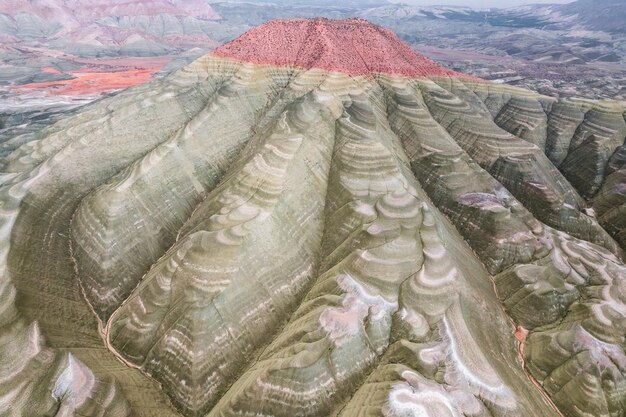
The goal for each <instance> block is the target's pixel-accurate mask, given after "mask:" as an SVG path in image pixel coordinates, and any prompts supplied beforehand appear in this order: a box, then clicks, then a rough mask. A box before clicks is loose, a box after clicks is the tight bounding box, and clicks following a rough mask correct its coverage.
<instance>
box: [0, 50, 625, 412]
mask: <svg viewBox="0 0 626 417" xmlns="http://www.w3.org/2000/svg"><path fill="white" fill-rule="evenodd" d="M615 106H617V105H616V104H611V103H603V104H598V103H587V102H585V103H579V102H575V101H573V102H569V101H568V102H557V101H555V100H552V99H548V98H546V97H541V96H537V95H534V94H531V93H524V92H521V91H520V90H517V89H510V88H508V87H504V86H494V85H490V84H487V83H481V82H477V81H471V80H463V81H461V80H459V79H448V78H438V79H433V80H427V79H421V80H410V79H406V78H402V77H391V76H382V75H381V76H376V77H350V76H347V75H345V74H339V73H333V74H329V73H326V72H323V71H320V70H308V71H303V70H301V69H295V68H276V67H271V66H255V65H249V64H241V63H238V62H235V61H231V60H227V59H220V58H216V57H213V56H211V55H209V56H207V57H204V58H202V59H200V60H198V61H196V62H194V63H193V64H192V65H190V66H189V67H187V68H185V69H183V70H181V71H179V72H178V73H176V74H175V75H173V76H170V77H167V78H166V79H164V80H162V81H159V82H155V83H152V84H149V85H147V86H143V87H140V88H138V89H135V90H130V91H128V92H125V93H122V94H120V95H118V96H116V97H112V98H109V99H107V100H104V101H102V102H100V103H97V104H94V105H93V106H90V107H89V108H88V109H87V110H86V111H85V112H84V113H79V114H77V115H76V116H73V117H72V118H69V119H67V120H64V121H62V122H60V123H59V124H58V125H57V126H54V127H52V128H50V129H49V130H48V131H47V132H48V133H47V135H45V136H43V137H42V138H41V139H40V140H38V141H35V142H33V143H30V144H28V145H27V146H24V147H22V148H19V149H17V150H16V151H15V152H14V153H13V154H12V155H10V156H9V157H8V158H7V160H6V161H5V163H4V165H3V167H4V170H3V171H4V174H5V175H3V177H2V178H3V182H4V185H3V187H2V188H1V189H0V201H1V202H2V212H0V220H1V221H2V228H1V229H0V230H2V233H4V236H5V239H4V242H5V243H4V244H3V245H2V246H0V249H1V250H2V252H1V255H2V258H1V259H0V261H1V262H0V267H2V268H3V269H2V271H3V272H2V274H1V275H0V279H1V281H0V282H1V283H2V286H1V287H0V297H1V302H2V303H1V310H0V312H1V314H0V325H2V328H1V330H0V358H10V359H9V360H5V362H3V363H2V367H0V394H2V395H0V407H5V409H8V407H12V409H11V413H12V414H10V415H11V416H19V415H24V416H28V415H33V413H34V414H44V415H45V413H50V412H53V410H57V409H60V410H61V411H60V414H59V415H65V414H67V415H71V413H75V414H76V413H80V414H82V415H88V416H96V415H103V414H104V415H113V416H118V415H119V416H125V415H140V416H157V417H158V416H166V415H184V416H203V415H211V416H213V415H215V416H217V415H224V416H244V415H250V414H254V413H265V415H272V416H290V417H291V416H294V415H303V416H304V415H307V416H326V415H344V416H355V415H378V416H380V415H387V416H392V415H394V416H395V415H403V414H408V415H410V413H414V414H415V413H422V414H423V415H430V416H444V415H451V416H456V415H468V416H515V415H519V416H527V415H542V416H543V415H545V416H550V415H555V416H556V415H558V412H557V411H555V409H554V408H553V405H552V404H551V403H550V401H554V402H555V403H556V404H557V405H558V406H559V407H560V408H561V410H562V411H563V412H564V413H565V414H566V415H573V416H585V415H589V414H592V415H599V416H607V417H617V416H620V415H621V414H623V412H624V411H625V410H626V403H625V400H624V396H623V392H624V384H625V381H626V379H625V376H624V375H625V366H626V361H624V340H623V338H624V333H625V331H624V327H625V325H626V320H625V317H626V311H625V305H626V296H625V291H624V287H623V285H624V284H623V279H621V277H623V275H624V274H625V273H626V272H625V271H626V267H625V266H624V264H623V262H622V261H621V260H620V259H619V257H620V256H621V254H622V250H621V249H620V248H619V245H618V244H617V243H616V242H615V241H614V240H613V239H612V237H611V236H610V235H609V234H608V233H607V232H606V231H605V230H604V229H603V228H602V227H601V226H600V225H599V224H598V222H597V221H596V220H595V219H594V218H593V217H592V216H589V215H588V214H591V212H589V211H587V210H586V209H587V208H588V207H587V206H588V204H589V203H588V202H587V201H585V199H583V198H582V197H581V196H580V193H583V194H584V196H585V197H587V196H588V195H589V193H588V192H586V191H585V190H595V189H596V188H598V187H601V186H602V184H604V185H605V187H604V188H601V189H602V190H603V191H601V192H600V194H599V197H598V198H597V199H596V202H597V206H598V207H599V208H600V207H602V210H601V211H602V216H600V220H601V221H602V222H603V224H609V223H608V221H603V219H606V213H610V212H611V210H613V209H612V207H613V205H616V207H619V204H621V203H619V202H620V201H621V200H620V199H619V195H616V194H615V192H614V191H613V189H614V188H615V186H616V185H617V186H619V184H621V182H620V181H621V179H620V178H621V177H619V176H617V175H616V173H619V172H621V171H620V170H621V169H622V167H621V165H619V163H617V165H615V163H613V162H611V163H612V164H613V165H611V168H610V169H609V170H607V171H602V170H599V169H597V167H598V164H597V163H596V162H597V161H603V160H604V158H608V157H610V156H611V155H610V154H612V153H614V152H615V151H616V149H617V148H618V147H619V146H620V143H619V142H620V135H622V136H623V133H622V132H623V128H622V125H621V124H620V123H619V120H618V119H617V118H616V117H615V115H616V114H621V113H619V110H616V109H617V107H615ZM601 108H602V109H609V110H607V111H605V112H604V113H603V111H602V110H601ZM605 113H606V114H605ZM622 122H623V118H622ZM570 136H571V137H570ZM590 138H591V139H590ZM621 141H622V143H623V137H622V138H621ZM577 152H578V153H582V152H589V153H591V154H592V158H591V159H593V161H596V162H594V163H593V164H592V165H589V166H587V168H589V169H587V168H585V171H584V173H583V174H581V175H582V177H581V178H583V180H581V181H578V182H576V181H574V182H575V184H570V182H569V181H568V179H572V178H574V177H573V176H572V175H574V174H573V173H568V171H567V170H564V173H565V176H563V175H561V174H560V173H559V172H558V170H557V168H556V167H555V165H554V163H556V161H559V163H562V162H563V161H568V158H569V160H573V159H574V158H575V157H576V155H577ZM607 155H608V156H607ZM607 160H608V159H607ZM615 160H616V157H613V158H612V159H611V161H615ZM563 166H564V165H563ZM613 166H614V167H613ZM576 175H578V174H576ZM607 175H608V176H607ZM605 177H607V179H606V180H605ZM611 187H613V188H611ZM603 198H604V200H602V199H603ZM585 211H586V213H587V214H586V213H585ZM444 216H445V217H444ZM603 216H604V217H603ZM613 224H616V222H615V221H613ZM453 225H454V226H453ZM609 231H610V232H611V233H613V235H614V236H619V233H620V232H619V230H617V231H615V230H613V229H611V230H609ZM568 233H570V234H572V235H575V236H576V237H572V236H570V235H568ZM595 243H597V244H600V245H602V246H604V247H605V248H606V249H605V248H603V247H602V246H598V245H596V244H595ZM483 265H484V266H483ZM493 280H495V286H494V281H493ZM129 295H130V296H129ZM91 306H93V307H94V308H93V309H92V308H91ZM503 307H504V308H503ZM505 309H506V312H505ZM109 316H111V317H110V318H109ZM99 318H101V319H104V320H107V321H106V322H100V321H99ZM515 326H520V328H518V329H517V333H516V334H517V335H518V337H520V338H521V339H523V337H524V335H525V334H526V333H525V330H524V329H522V327H524V328H526V329H527V330H530V334H529V335H528V337H527V338H526V339H525V340H522V343H521V344H520V343H519V342H518V341H517V340H516V339H515V337H514V333H515V332H516V328H515ZM13 358H15V360H11V359H13ZM524 365H525V366H524ZM529 373H530V374H529ZM535 379H536V380H537V381H538V382H537V381H535ZM32 380H37V381H38V382H39V383H38V384H37V385H36V386H35V385H33V384H32V383H31V382H29V381H32ZM85 381H86V382H87V383H84V382H85ZM90 381H92V382H90ZM96 381H97V382H96ZM572 381H574V382H572ZM29 384H30V385H29ZM548 395H549V396H551V398H552V400H549V399H548ZM14 398H17V399H14ZM59 407H61V408H59ZM0 410H2V408H0ZM63 413H65V414H63ZM620 413H621V414H620Z"/></svg>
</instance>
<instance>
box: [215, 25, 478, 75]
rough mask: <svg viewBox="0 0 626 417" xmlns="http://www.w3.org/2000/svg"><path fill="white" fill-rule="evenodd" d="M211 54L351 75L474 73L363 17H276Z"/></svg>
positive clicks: (259, 62)
mask: <svg viewBox="0 0 626 417" xmlns="http://www.w3.org/2000/svg"><path fill="white" fill-rule="evenodd" d="M213 53H214V54H215V55H218V56H222V57H227V58H232V59H237V60H240V61H245V62H251V63H255V64H268V65H277V66H294V67H300V68H307V69H308V68H320V69H324V70H327V71H337V72H343V73H346V74H350V75H369V74H372V73H384V74H397V75H404V76H407V77H433V76H454V77H470V76H469V75H465V74H461V73H457V72H454V71H451V70H449V69H447V68H444V67H442V66H441V65H439V64H437V63H436V62H434V61H432V60H430V59H428V58H426V57H425V56H423V55H420V54H418V53H416V52H415V51H414V50H413V49H411V47H409V46H408V45H407V44H405V43H404V42H402V41H401V40H400V39H399V38H398V37H397V36H396V35H395V34H394V33H393V32H391V31H390V30H387V29H384V28H382V27H380V26H377V25H374V24H372V23H369V22H368V21H366V20H363V19H346V20H332V19H326V18H317V19H287V20H274V21H271V22H269V23H266V24H264V25H261V26H259V27H257V28H254V29H252V30H250V31H248V32H246V33H245V34H244V35H242V36H240V37H238V38H237V39H235V40H233V41H232V42H229V43H227V44H226V45H223V46H221V47H219V48H217V49H216V50H215V51H213Z"/></svg>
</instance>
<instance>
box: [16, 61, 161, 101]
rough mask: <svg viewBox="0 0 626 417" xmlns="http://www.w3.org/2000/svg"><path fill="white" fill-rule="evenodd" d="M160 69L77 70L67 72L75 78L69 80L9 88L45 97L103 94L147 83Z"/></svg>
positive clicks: (49, 70)
mask: <svg viewBox="0 0 626 417" xmlns="http://www.w3.org/2000/svg"><path fill="white" fill-rule="evenodd" d="M160 68H161V67H154V68H146V69H131V70H122V71H115V72H102V71H93V70H91V71H89V70H82V71H81V70H78V71H72V72H69V74H70V75H72V76H73V77H75V78H72V79H70V80H60V81H46V82H40V83H30V84H22V85H18V86H15V87H10V90H11V91H14V92H28V91H33V90H37V91H40V92H41V91H45V92H46V94H47V95H51V96H54V95H63V96H81V95H94V94H105V93H110V92H112V91H116V90H121V89H124V88H128V87H132V86H134V85H137V84H142V83H145V82H146V81H149V80H150V79H151V78H152V76H153V74H154V73H155V72H157V71H158V70H159V69H160ZM43 71H44V72H53V71H57V72H56V73H61V72H60V71H58V70H55V69H54V68H44V69H43Z"/></svg>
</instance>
